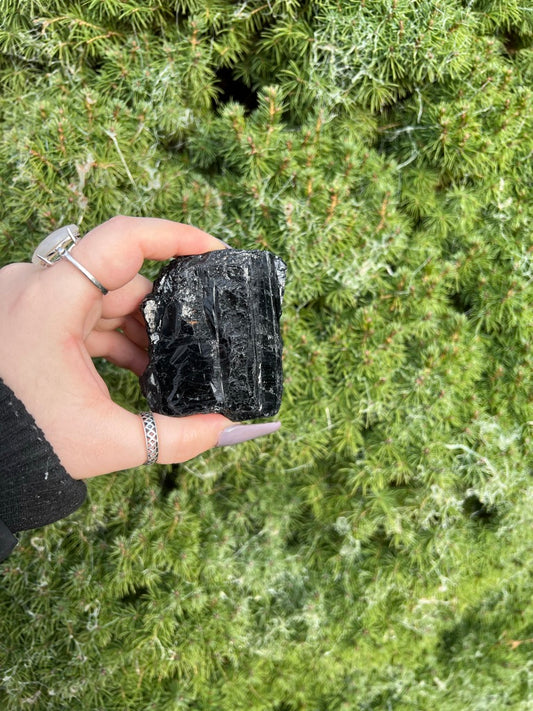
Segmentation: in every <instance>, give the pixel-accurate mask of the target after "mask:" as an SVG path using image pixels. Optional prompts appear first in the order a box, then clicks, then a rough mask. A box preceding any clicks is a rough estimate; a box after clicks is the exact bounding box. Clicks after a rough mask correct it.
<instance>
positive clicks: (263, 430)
mask: <svg viewBox="0 0 533 711" xmlns="http://www.w3.org/2000/svg"><path fill="white" fill-rule="evenodd" d="M154 420H155V423H156V427H157V431H158V438H159V456H158V458H157V461H158V462H159V464H172V463H177V462H185V461H187V460H188V459H192V458H193V457H196V456H197V455H198V454H200V453H201V452H205V450H207V449H210V448H211V447H214V446H219V447H223V446H227V445H233V444H240V443H241V442H246V441H248V440H251V439H256V438H257V437H262V436H264V435H267V434H271V433H273V432H275V431H276V430H278V429H279V428H280V426H281V425H280V423H279V422H263V423H261V424H252V425H242V424H239V423H235V422H231V420H228V419H227V418H226V417H223V416H222V415H215V414H212V415H190V416H188V417H167V416H165V415H158V414H154Z"/></svg>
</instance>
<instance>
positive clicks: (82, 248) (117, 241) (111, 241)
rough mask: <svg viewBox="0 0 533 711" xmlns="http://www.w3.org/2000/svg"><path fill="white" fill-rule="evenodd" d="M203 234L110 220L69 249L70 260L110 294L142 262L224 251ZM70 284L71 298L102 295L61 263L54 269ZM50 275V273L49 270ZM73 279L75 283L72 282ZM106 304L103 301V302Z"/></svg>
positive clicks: (154, 221) (136, 220)
mask: <svg viewBox="0 0 533 711" xmlns="http://www.w3.org/2000/svg"><path fill="white" fill-rule="evenodd" d="M225 248H226V246H225V245H224V243H223V242H221V241H220V240H218V239H216V238H215V237H212V236H211V235H209V234H207V232H203V231H202V230H200V229H198V228H196V227H192V226H191V225H184V224H180V223H178V222H172V221H170V220H163V219H159V218H155V217H123V216H119V217H113V218H112V219H111V220H108V221H107V222H104V223H103V224H102V225H99V226H98V227H96V228H95V229H94V230H91V231H90V232H89V233H88V234H87V235H86V236H85V237H84V238H83V239H82V240H80V242H78V243H77V244H76V245H75V246H74V247H73V248H72V256H73V257H74V258H75V259H76V260H78V261H79V262H80V264H82V265H83V266H84V267H85V269H87V270H88V271H89V272H90V273H91V274H92V275H93V276H94V277H95V278H96V279H97V280H98V281H99V282H100V283H101V284H103V285H104V286H105V287H106V288H107V289H108V290H109V291H113V290H115V289H120V288H121V287H124V286H125V285H126V284H128V283H129V282H130V281H131V280H132V279H134V277H135V276H136V274H137V272H138V271H139V269H140V268H141V266H142V264H143V261H144V260H145V259H157V260H165V259H170V258H171V257H175V256H177V255H184V254H201V253H203V252H210V251H213V250H217V249H225ZM54 270H57V271H56V274H55V276H56V278H57V276H58V273H57V272H58V271H59V270H61V272H62V274H63V277H64V279H68V280H69V282H70V283H71V284H72V287H71V294H72V295H74V294H78V295H79V297H80V298H83V296H84V295H85V296H87V297H88V298H90V299H91V300H95V299H96V298H100V297H101V296H102V295H101V293H100V292H99V290H98V289H97V288H96V287H95V286H94V284H92V283H91V282H90V281H89V279H87V278H86V277H84V276H83V274H81V273H80V272H79V271H78V270H77V269H76V267H74V266H73V265H72V264H70V263H68V262H67V261H66V260H64V259H63V260H61V261H60V262H59V263H58V264H56V265H55V266H54ZM48 271H51V270H48ZM74 277H75V281H74ZM103 301H104V303H105V299H104V300H103Z"/></svg>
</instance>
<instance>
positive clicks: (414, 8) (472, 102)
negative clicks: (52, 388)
mask: <svg viewBox="0 0 533 711" xmlns="http://www.w3.org/2000/svg"><path fill="white" fill-rule="evenodd" d="M0 17H1V18H2V19H1V20H0V22H1V28H0V50H1V59H0V72H1V83H2V86H3V91H2V95H1V97H0V121H1V126H2V133H1V137H0V191H1V201H2V206H3V217H2V220H1V242H0V248H1V259H2V263H7V262H10V261H16V260H27V259H28V256H29V255H30V254H31V252H32V250H33V247H34V245H35V244H36V243H37V242H38V241H39V240H40V239H42V237H43V236H44V235H45V234H46V233H47V232H49V231H51V230H52V229H54V228H56V227H57V226H59V225H60V224H67V223H70V222H75V223H79V224H80V225H81V228H82V230H88V229H90V228H91V227H93V226H95V225H97V224H98V223H100V222H102V221H104V220H106V219H107V218H109V217H111V216H112V215H114V214H116V213H120V212H121V213H124V214H131V215H139V216H141V215H154V216H160V217H166V218H169V219H174V220H178V221H182V222H190V223H192V224H195V225H197V226H199V227H201V228H203V229H205V230H207V231H210V232H211V233H213V234H215V235H216V236H218V237H221V238H222V239H224V240H225V241H227V242H228V243H230V244H231V245H232V246H235V247H243V248H251V247H259V248H267V249H271V250H273V251H275V252H276V253H278V254H280V255H281V256H282V257H283V258H284V259H285V260H286V261H287V263H288V266H289V281H288V287H287V294H286V302H285V308H284V317H283V332H284V342H285V375H286V387H285V394H284V402H283V407H282V411H281V419H282V423H283V428H282V431H281V434H279V435H275V436H273V437H271V438H270V439H269V440H268V441H262V440H261V441H260V442H254V443H248V444H246V445H242V446H239V447H238V448H234V449H233V450H230V451H227V450H224V451H214V452H211V453H209V454H207V455H205V456H203V457H201V458H199V459H196V460H194V461H192V462H189V463H187V464H185V465H181V466H174V467H163V466H157V467H151V468H145V469H138V470H135V471H132V472H129V473H126V474H124V473H122V474H116V475H112V476H108V477H103V478H99V479H97V480H92V481H90V482H89V501H88V502H87V503H86V504H85V505H84V506H83V507H82V508H81V509H80V510H79V511H78V512H77V513H76V514H74V515H73V516H71V517H69V518H68V519H66V520H63V521H61V522H59V523H57V524H55V525H53V526H49V527H47V528H46V529H42V530H39V531H30V532H27V533H25V534H22V535H21V544H20V546H19V547H18V549H17V550H16V552H15V553H14V554H13V555H12V556H11V557H10V558H9V559H8V560H7V561H6V563H4V565H3V571H2V572H3V580H2V586H1V590H0V610H1V613H0V684H1V687H0V701H1V705H2V708H4V709H6V711H20V709H35V710H39V711H40V710H41V709H43V710H44V709H65V708H74V709H78V708H79V709H84V710H85V709H87V710H91V711H93V710H94V711H96V710H102V711H103V710H105V711H115V710H116V711H119V710H120V711H123V710H124V709H135V710H141V709H142V710H144V709H146V710H148V709H157V710H158V711H160V710H161V711H167V710H168V711H174V710H176V711H177V710H179V709H189V710H192V709H197V710H202V711H207V710H213V711H234V710H235V709H253V710H257V711H304V710H305V711H337V710H338V711H341V710H343V711H347V710H350V711H352V710H353V711H356V710H357V711H366V710H370V709H376V710H377V709H395V710H398V711H407V710H413V709H434V708H437V707H438V708H439V709H441V710H442V711H457V710H458V709H472V710H478V709H479V711H481V710H483V711H489V710H490V711H501V709H503V708H506V709H514V710H523V711H526V709H528V708H531V706H530V704H532V703H533V664H532V661H531V660H532V654H531V651H532V644H533V641H532V640H533V615H532V610H531V597H532V594H533V584H532V579H531V563H532V562H533V535H532V523H533V516H532V503H533V497H532V493H531V492H532V489H531V480H532V474H533V464H532V461H533V459H532V451H531V450H532V441H533V440H532V426H533V378H532V372H533V357H532V352H531V345H530V343H531V335H532V327H533V242H532V241H531V232H532V226H533V209H532V200H531V187H532V184H533V167H532V166H533V139H532V135H533V103H532V89H531V81H532V78H533V50H532V38H533V5H532V4H531V2H530V0H521V1H520V2H518V0H506V1H504V0H477V1H476V0H470V1H469V2H466V1H465V2H459V1H458V0H419V1H417V2H413V0H366V1H365V0H361V2H350V1H349V0H337V1H334V0H317V2H313V3H311V2H297V1H296V0H241V1H240V2H230V1H229V0H209V1H208V2H200V1H199V0H178V1H177V2H176V3H171V2H164V1H163V0H148V1H147V2H144V3H134V2H131V0H124V1H121V0H88V1H87V2H78V3H67V2H64V1H59V0H58V1H57V2H53V1H52V0H32V1H31V2H30V1H29V0H23V1H21V2H17V3H15V2H13V0H10V1H9V0H2V1H1V2H0ZM157 269H158V266H157V265H156V264H146V266H145V273H146V274H147V275H148V276H151V277H153V276H154V275H155V273H156V272H157ZM99 368H100V371H101V372H102V374H103V375H104V377H105V378H106V380H107V382H108V383H109V385H110V388H111V390H112V392H113V395H114V397H115V398H116V399H117V400H118V401H120V402H121V403H122V404H124V405H125V406H127V407H129V408H131V409H134V410H136V409H140V408H141V407H142V400H141V396H140V393H139V388H138V384H137V382H136V380H135V378H134V377H133V376H130V375H128V374H125V373H122V372H119V371H118V370H117V369H115V368H114V367H112V366H110V365H108V364H106V363H103V362H102V363H100V364H99Z"/></svg>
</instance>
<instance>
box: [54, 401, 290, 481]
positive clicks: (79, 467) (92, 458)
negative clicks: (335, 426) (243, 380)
mask: <svg viewBox="0 0 533 711" xmlns="http://www.w3.org/2000/svg"><path fill="white" fill-rule="evenodd" d="M108 408H110V409H108ZM95 409H96V408H95ZM93 412H94V410H93ZM89 419H91V422H88V420H89ZM154 421H155V425H156V430H157V442H158V449H159V453H158V457H157V462H158V463H159V464H178V463H180V462H185V461H187V460H188V459H192V458H193V457H196V456H197V455H198V454H201V453H202V452H205V451H206V450H208V449H210V448H211V447H215V446H226V445H233V444H239V443H240V442H245V441H247V440H250V439H255V438H256V437H261V436H263V435H267V434H271V433H272V432H275V431H276V430H278V429H279V428H280V423H279V422H265V423H261V424H252V425H242V424H239V423H235V422H231V420H228V419H227V418H226V417H224V416H223V415H217V414H209V415H189V416H188V417H168V416H167V415H160V414H157V413H154ZM84 425H85V427H84V428H83V430H82V428H80V430H78V431H84V437H83V438H82V441H81V442H79V446H78V447H76V448H73V447H72V442H71V441H68V442H67V443H66V444H65V446H64V447H62V448H61V446H60V445H61V444H62V443H60V442H58V443H57V445H58V450H59V451H58V453H59V454H60V459H61V460H62V463H63V464H64V466H65V468H66V470H67V471H68V472H69V473H70V475H71V476H72V477H73V478H75V479H87V478H90V477H93V476H98V475H101V474H107V473H109V472H113V471H121V470H123V469H131V468H133V467H137V466H140V465H142V464H144V463H145V462H146V459H147V443H146V437H145V430H144V425H143V420H142V418H141V417H140V415H136V414H134V413H132V412H129V411H127V410H124V409H123V408H121V407H120V406H118V405H116V404H115V403H112V402H111V403H108V404H107V405H106V410H105V411H103V410H102V411H100V412H99V413H98V416H96V414H95V416H94V417H93V418H88V416H87V410H85V416H84ZM67 445H68V446H67ZM61 449H62V450H63V451H61Z"/></svg>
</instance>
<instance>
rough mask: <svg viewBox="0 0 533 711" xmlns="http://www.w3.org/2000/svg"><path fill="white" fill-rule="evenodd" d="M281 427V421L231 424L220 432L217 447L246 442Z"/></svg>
mask: <svg viewBox="0 0 533 711" xmlns="http://www.w3.org/2000/svg"><path fill="white" fill-rule="evenodd" d="M280 427H281V422H262V423H261V424H259V425H231V426H230V427H226V429H225V430H223V431H222V432H221V433H220V437H219V438H218V442H217V447H227V446H229V445H232V444H240V443H241V442H247V441H248V440H250V439H255V438H256V437H263V436H264V435H268V434H272V433H273V432H276V431H277V430H279V428H280Z"/></svg>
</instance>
